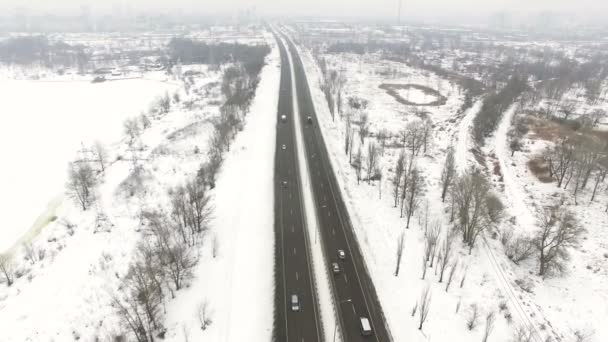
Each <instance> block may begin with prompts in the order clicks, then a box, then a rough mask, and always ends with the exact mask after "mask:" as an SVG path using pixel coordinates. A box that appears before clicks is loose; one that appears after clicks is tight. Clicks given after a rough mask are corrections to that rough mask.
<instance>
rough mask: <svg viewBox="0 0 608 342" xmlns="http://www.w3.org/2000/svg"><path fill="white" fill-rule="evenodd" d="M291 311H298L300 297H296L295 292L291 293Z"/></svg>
mask: <svg viewBox="0 0 608 342" xmlns="http://www.w3.org/2000/svg"><path fill="white" fill-rule="evenodd" d="M291 311H293V312H297V311H300V299H299V298H298V295H297V294H292V295H291Z"/></svg>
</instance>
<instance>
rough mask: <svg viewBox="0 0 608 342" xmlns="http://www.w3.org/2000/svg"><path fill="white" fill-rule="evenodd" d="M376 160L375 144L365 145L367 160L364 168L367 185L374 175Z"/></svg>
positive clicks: (376, 150)
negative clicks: (365, 169) (365, 168)
mask: <svg viewBox="0 0 608 342" xmlns="http://www.w3.org/2000/svg"><path fill="white" fill-rule="evenodd" d="M377 159H378V149H377V148H376V143H375V142H373V141H370V142H369V144H367V158H366V159H365V161H366V167H367V184H369V183H370V181H371V179H372V177H373V175H374V171H375V169H376V163H377Z"/></svg>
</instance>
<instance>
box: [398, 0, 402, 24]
mask: <svg viewBox="0 0 608 342" xmlns="http://www.w3.org/2000/svg"><path fill="white" fill-rule="evenodd" d="M397 1H399V9H398V10H397V25H401V1H402V0H397Z"/></svg>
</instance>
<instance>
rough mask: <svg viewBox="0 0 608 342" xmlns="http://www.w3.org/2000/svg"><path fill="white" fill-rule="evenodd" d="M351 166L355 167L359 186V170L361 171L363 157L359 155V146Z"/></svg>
mask: <svg viewBox="0 0 608 342" xmlns="http://www.w3.org/2000/svg"><path fill="white" fill-rule="evenodd" d="M353 166H354V167H355V173H356V174H357V184H359V182H361V170H362V169H363V156H362V155H361V146H359V150H358V151H357V154H356V155H355V160H354V161H353Z"/></svg>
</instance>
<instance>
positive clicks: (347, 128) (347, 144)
mask: <svg viewBox="0 0 608 342" xmlns="http://www.w3.org/2000/svg"><path fill="white" fill-rule="evenodd" d="M344 126H345V129H344V154H346V155H348V151H349V149H350V147H351V141H350V140H351V139H352V135H351V131H352V130H353V126H352V122H351V120H350V114H347V115H346V120H345V121H344Z"/></svg>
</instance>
